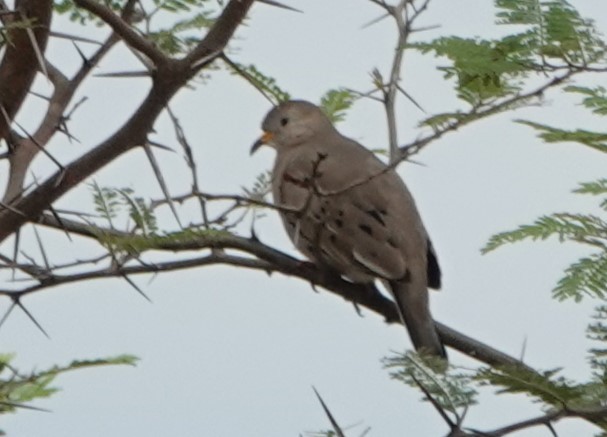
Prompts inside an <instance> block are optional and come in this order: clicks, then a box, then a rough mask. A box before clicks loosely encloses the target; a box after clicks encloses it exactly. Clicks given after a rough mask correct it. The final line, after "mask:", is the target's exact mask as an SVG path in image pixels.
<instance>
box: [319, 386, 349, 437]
mask: <svg viewBox="0 0 607 437" xmlns="http://www.w3.org/2000/svg"><path fill="white" fill-rule="evenodd" d="M312 390H314V393H315V394H316V397H317V398H318V401H319V402H320V405H321V406H322V409H323V410H324V412H325V414H326V415H327V417H328V418H329V422H331V426H332V427H333V431H335V434H336V435H337V437H345V434H344V432H343V431H342V430H341V428H340V427H339V425H338V424H337V422H336V421H335V418H334V417H333V415H332V414H331V411H329V407H327V405H326V404H325V401H323V399H322V397H320V394H319V393H318V391H317V390H316V387H314V386H312Z"/></svg>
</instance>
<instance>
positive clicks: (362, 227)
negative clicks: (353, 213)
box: [358, 223, 373, 236]
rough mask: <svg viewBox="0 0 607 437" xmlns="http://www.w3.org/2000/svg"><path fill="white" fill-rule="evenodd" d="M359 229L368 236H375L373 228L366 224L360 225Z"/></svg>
mask: <svg viewBox="0 0 607 437" xmlns="http://www.w3.org/2000/svg"><path fill="white" fill-rule="evenodd" d="M358 227H359V228H360V230H361V231H363V232H365V233H367V234H368V235H371V236H372V235H373V230H372V229H371V226H369V225H366V224H364V223H362V224H360V225H358Z"/></svg>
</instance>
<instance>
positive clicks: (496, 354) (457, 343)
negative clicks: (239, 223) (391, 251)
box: [4, 214, 533, 371]
mask: <svg viewBox="0 0 607 437" xmlns="http://www.w3.org/2000/svg"><path fill="white" fill-rule="evenodd" d="M40 223H41V224H44V225H46V226H50V227H52V228H55V229H61V230H65V231H68V232H70V233H73V234H77V235H81V236H83V237H89V238H94V239H97V238H98V236H99V235H107V236H113V237H117V238H124V239H129V238H133V235H132V234H129V233H127V232H122V231H117V230H112V229H100V228H97V227H94V226H90V225H86V224H82V223H79V222H77V221H74V220H69V219H61V222H59V221H58V220H57V218H56V217H54V216H52V215H50V214H44V215H43V216H42V217H41V219H40ZM201 249H234V250H238V251H240V252H244V253H246V254H249V255H253V256H255V257H256V258H257V260H255V259H247V258H242V257H230V256H223V255H222V256H218V255H213V254H211V255H209V256H207V257H203V258H197V259H196V260H186V261H175V262H174V263H165V264H162V265H161V264H156V265H155V266H147V267H146V266H135V267H124V268H122V269H120V270H114V272H113V274H112V275H113V276H118V275H123V274H136V273H153V272H156V271H162V270H176V269H179V268H191V267H198V266H201V265H208V264H217V263H223V264H230V265H236V266H241V267H247V268H253V269H257V270H263V271H265V272H268V273H270V272H279V273H282V274H284V275H287V276H294V277H297V278H300V279H302V280H304V281H306V282H309V283H311V284H313V285H316V286H320V287H322V288H325V289H326V290H329V291H331V292H332V293H333V294H336V295H338V296H340V297H342V298H343V299H345V300H347V301H350V302H352V303H354V304H355V305H357V306H360V307H365V308H367V309H369V310H371V311H373V312H375V313H377V314H379V315H381V316H383V317H384V319H385V321H386V323H400V317H399V316H398V312H397V310H396V306H395V305H394V303H393V302H392V301H391V300H390V299H388V298H387V297H385V296H384V295H383V294H382V293H381V292H380V291H379V290H378V289H377V288H376V287H375V286H369V285H363V284H354V283H352V282H348V281H346V280H344V279H342V278H341V277H340V276H339V275H336V274H333V273H331V272H328V271H326V270H322V269H320V268H318V267H317V266H315V265H314V264H312V263H308V262H303V261H301V260H299V259H296V258H293V257H292V256H289V255H287V254H285V253H283V252H280V251H278V250H276V249H273V248H271V247H269V246H266V245H265V244H263V243H261V242H259V241H258V240H256V239H250V238H243V237H239V236H237V235H232V234H229V233H227V232H225V233H216V232H208V233H200V234H198V235H193V234H187V238H183V239H182V240H180V241H177V239H176V238H171V237H167V238H164V239H162V238H160V239H158V240H157V242H156V244H154V245H153V247H148V250H165V251H170V252H182V251H191V250H201ZM259 260H261V262H260V261H259ZM109 273H111V272H110V271H109V270H104V271H103V273H98V272H91V273H89V274H92V275H94V277H102V276H105V277H107V276H112V275H110V274H109ZM83 275H86V273H85V274H83ZM73 278H74V279H72V280H69V278H68V277H63V278H62V279H61V280H60V282H61V283H65V282H74V281H75V280H84V279H89V277H87V276H82V277H79V276H77V275H75V276H74V277H73ZM50 285H58V283H54V282H51V283H48V284H46V286H50ZM40 288H44V287H39V286H34V287H32V289H31V290H28V291H26V292H31V291H37V290H39V289H40ZM16 293H19V292H16ZM4 294H12V295H15V292H13V293H4ZM436 327H437V330H438V332H439V334H440V336H441V338H442V340H443V341H444V342H445V344H446V345H447V346H450V347H452V348H453V349H456V350H458V351H460V352H462V353H463V354H465V355H468V356H470V357H472V358H475V359H477V360H479V361H482V362H484V363H487V364H489V365H510V366H512V365H516V366H520V367H523V368H525V369H526V370H528V371H533V369H531V368H530V367H528V366H526V365H525V364H523V363H522V362H520V361H519V360H517V359H515V358H513V357H511V356H509V355H507V354H505V353H503V352H500V351H498V350H496V349H494V348H492V347H490V346H488V345H486V344H484V343H482V342H480V341H477V340H474V339H473V338H471V337H468V336H466V335H464V334H462V333H461V332H458V331H456V330H455V329H452V328H449V327H448V326H446V325H443V324H442V323H438V322H437V323H436Z"/></svg>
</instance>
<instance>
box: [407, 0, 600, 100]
mask: <svg viewBox="0 0 607 437" xmlns="http://www.w3.org/2000/svg"><path fill="white" fill-rule="evenodd" d="M495 4H496V7H497V8H498V12H497V23H498V24H500V25H509V26H516V27H517V29H518V28H522V31H520V32H517V33H513V34H509V35H507V36H505V37H503V38H498V39H482V38H462V37H458V36H449V37H441V38H437V39H435V40H432V41H430V42H418V43H411V44H409V45H408V47H411V48H414V49H417V50H419V51H421V52H422V53H434V54H435V56H437V57H445V58H448V59H449V60H450V65H447V66H443V67H441V68H440V69H441V70H442V71H443V72H444V77H445V78H446V79H453V80H455V81H456V90H457V95H458V97H459V98H460V99H462V100H464V101H466V102H467V103H469V104H471V105H472V106H478V105H480V104H482V103H486V102H488V101H491V100H494V99H497V98H503V97H505V96H508V95H514V94H516V93H518V92H520V91H521V89H522V86H523V84H524V79H526V78H527V77H529V76H530V75H531V74H535V73H538V72H543V73H545V72H547V71H556V70H558V69H567V68H572V67H574V66H575V67H583V66H588V65H591V64H593V63H596V62H599V61H601V60H604V57H605V52H606V46H605V42H604V41H603V39H602V38H601V36H600V34H599V33H598V31H597V30H596V29H595V27H594V23H593V21H592V20H590V19H586V18H583V17H582V16H581V15H580V14H579V13H578V11H577V10H576V9H575V8H573V7H572V6H571V5H569V3H568V2H566V1H564V0H551V1H540V0H496V1H495Z"/></svg>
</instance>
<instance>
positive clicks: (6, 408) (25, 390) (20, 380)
mask: <svg viewBox="0 0 607 437" xmlns="http://www.w3.org/2000/svg"><path fill="white" fill-rule="evenodd" d="M12 358H13V355H10V354H2V355H0V413H9V412H14V411H15V410H16V409H17V408H19V407H27V403H30V402H31V401H34V400H36V399H40V398H47V397H49V396H51V395H53V394H55V393H56V392H57V391H58V390H59V389H58V388H57V387H52V386H51V384H53V383H54V382H55V378H56V377H57V376H58V375H60V374H62V373H65V372H71V371H73V370H77V369H83V368H90V367H94V366H107V365H124V364H128V365H134V364H135V363H136V362H137V360H138V359H137V358H136V357H134V356H133V355H119V356H116V357H110V358H100V359H95V360H80V361H72V362H71V363H70V364H68V365H67V366H53V367H51V368H49V369H47V370H41V371H35V372H32V373H30V374H23V373H22V372H19V371H17V370H16V369H15V368H13V367H12V366H11V365H10V364H9V363H10V361H11V360H12Z"/></svg>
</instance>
